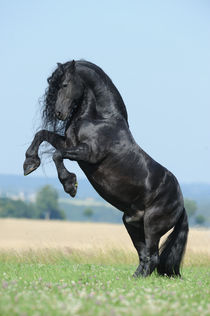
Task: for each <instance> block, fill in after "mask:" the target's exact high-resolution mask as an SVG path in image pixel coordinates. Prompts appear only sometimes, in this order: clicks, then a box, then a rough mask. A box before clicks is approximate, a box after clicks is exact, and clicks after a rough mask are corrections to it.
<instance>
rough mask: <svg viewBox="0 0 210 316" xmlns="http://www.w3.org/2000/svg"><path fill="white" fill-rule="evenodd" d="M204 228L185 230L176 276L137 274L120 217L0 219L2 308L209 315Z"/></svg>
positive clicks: (101, 314) (89, 314)
mask: <svg viewBox="0 0 210 316" xmlns="http://www.w3.org/2000/svg"><path fill="white" fill-rule="evenodd" d="M209 236H210V231H204V230H192V231H191V232H190V238H189V242H188V247H187V252H186V256H185V259H184V264H183V268H182V276H183V277H182V278H181V279H169V278H167V277H159V276H158V275H157V274H155V273H153V274H152V276H150V277H148V278H146V279H144V278H139V279H137V280H136V279H134V278H132V274H133V272H134V271H135V269H136V267H137V264H138V259H137V255H136V253H135V251H134V248H133V246H132V244H131V242H130V240H129V237H128V235H127V233H126V231H125V230H124V228H123V227H122V226H120V225H107V224H106V225H105V224H80V223H74V224H72V223H61V222H45V221H42V222H40V221H25V220H2V221H1V220H0V316H1V315H2V316H5V315H6V316H10V315H18V316H30V315H33V316H39V315H40V316H42V315H43V316H51V315H52V316H53V315H56V316H57V315H58V316H60V315H61V316H62V315H76V316H80V315H82V316H83V315H84V316H95V315H96V316H105V315H107V316H108V315H111V316H121V315H122V316H123V315H125V316H129V315H131V316H135V315H136V316H141V315H143V316H149V315H161V316H162V315H167V316H168V315H169V316H170V315H171V316H172V315H173V316H174V315H177V316H178V315H196V316H197V315H200V316H203V315H210V248H209ZM14 249H15V250H14Z"/></svg>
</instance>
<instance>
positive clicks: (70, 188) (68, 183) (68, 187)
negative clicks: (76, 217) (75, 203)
mask: <svg viewBox="0 0 210 316" xmlns="http://www.w3.org/2000/svg"><path fill="white" fill-rule="evenodd" d="M61 182H62V184H63V187H64V190H65V192H66V193H68V194H69V195H71V197H75V195H76V194H77V188H78V183H77V178H76V175H75V174H74V173H69V176H68V178H67V179H65V181H61Z"/></svg>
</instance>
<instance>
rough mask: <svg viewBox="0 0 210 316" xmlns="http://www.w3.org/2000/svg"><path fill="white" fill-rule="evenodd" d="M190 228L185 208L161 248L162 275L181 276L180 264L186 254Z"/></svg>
mask: <svg viewBox="0 0 210 316" xmlns="http://www.w3.org/2000/svg"><path fill="white" fill-rule="evenodd" d="M188 231H189V226H188V219H187V213H186V210H185V208H184V209H183V212H182V214H181V216H180V218H179V220H178V221H177V223H176V225H175V226H174V229H173V231H172V233H171V234H170V235H169V236H168V238H167V239H166V241H165V242H164V244H163V245H162V246H161V249H160V250H161V254H160V261H159V264H158V267H157V272H158V273H159V274H160V275H167V276H169V277H171V276H181V275H180V264H181V261H182V258H183V255H184V252H185V247H186V243H187V236H188Z"/></svg>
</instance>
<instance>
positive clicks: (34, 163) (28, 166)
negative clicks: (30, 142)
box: [23, 157, 40, 176]
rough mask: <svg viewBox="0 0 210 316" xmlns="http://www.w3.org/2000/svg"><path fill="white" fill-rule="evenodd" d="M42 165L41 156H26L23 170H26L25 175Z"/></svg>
mask: <svg viewBox="0 0 210 316" xmlns="http://www.w3.org/2000/svg"><path fill="white" fill-rule="evenodd" d="M39 166H40V159H39V157H36V158H32V157H30V158H26V160H25V161H24V164H23V171H24V176H27V175H28V174H30V173H31V172H33V171H34V170H36V169H37V168H38V167H39Z"/></svg>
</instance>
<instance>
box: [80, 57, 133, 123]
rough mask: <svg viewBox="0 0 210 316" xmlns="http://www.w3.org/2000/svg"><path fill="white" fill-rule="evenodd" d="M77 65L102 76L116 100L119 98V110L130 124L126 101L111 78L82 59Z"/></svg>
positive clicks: (97, 67)
mask: <svg viewBox="0 0 210 316" xmlns="http://www.w3.org/2000/svg"><path fill="white" fill-rule="evenodd" d="M77 63H78V64H79V65H84V66H87V67H88V68H90V69H92V70H94V71H95V72H96V73H97V74H98V75H99V76H100V78H101V79H102V80H103V81H104V83H105V84H106V85H107V86H108V87H109V90H111V92H112V93H113V94H114V95H115V98H117V106H118V110H119V112H120V113H121V114H122V116H123V117H124V118H125V120H126V122H127V123H128V114H127V110H126V107H125V104H124V101H123V99H122V97H121V95H120V93H119V91H118V90H117V88H116V87H115V85H114V83H113V82H112V80H111V79H110V78H109V76H108V75H107V74H106V73H105V72H104V71H103V70H102V69H101V68H100V67H99V66H97V65H95V64H93V63H91V62H89V61H86V60H83V59H82V60H79V61H77Z"/></svg>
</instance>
